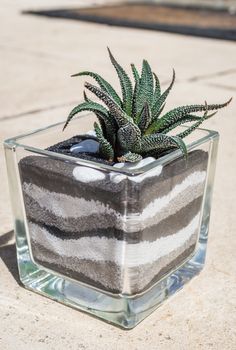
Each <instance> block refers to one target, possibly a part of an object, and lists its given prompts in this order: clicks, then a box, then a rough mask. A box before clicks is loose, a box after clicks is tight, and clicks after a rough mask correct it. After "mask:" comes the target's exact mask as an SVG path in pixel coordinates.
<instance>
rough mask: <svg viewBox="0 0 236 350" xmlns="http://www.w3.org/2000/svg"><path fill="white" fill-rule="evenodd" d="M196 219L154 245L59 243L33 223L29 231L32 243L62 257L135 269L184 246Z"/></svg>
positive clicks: (98, 240) (91, 240) (101, 240)
mask: <svg viewBox="0 0 236 350" xmlns="http://www.w3.org/2000/svg"><path fill="white" fill-rule="evenodd" d="M199 217H200V215H199V214H198V215H196V216H195V217H194V219H193V220H192V221H191V222H190V223H189V225H188V226H186V227H184V228H183V229H181V230H180V231H178V232H177V233H175V234H173V235H171V236H167V237H161V238H159V239H157V240H156V241H154V242H148V241H142V242H140V243H137V244H126V242H124V241H119V240H116V239H112V238H105V237H82V238H80V239H77V240H76V239H70V240H63V239H60V238H58V237H55V236H52V235H51V234H50V233H49V232H48V231H47V230H46V229H45V228H42V227H40V226H38V225H36V224H33V223H29V231H30V235H31V237H32V238H33V239H34V240H35V241H36V242H38V243H39V244H41V245H43V246H45V247H47V248H48V249H50V250H52V251H57V252H58V254H60V255H62V256H67V257H78V258H79V259H88V260H93V261H111V262H114V263H116V264H117V265H120V266H122V265H125V266H127V267H135V266H139V265H143V264H147V263H151V262H153V261H155V260H157V259H159V258H161V257H162V256H165V255H167V254H169V253H171V252H172V251H174V250H176V249H178V248H180V247H181V246H184V245H185V243H186V241H187V240H188V239H190V237H191V236H192V235H193V234H194V232H195V231H196V230H197V228H198V225H199ZM124 254H125V261H124Z"/></svg>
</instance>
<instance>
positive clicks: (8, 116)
mask: <svg viewBox="0 0 236 350" xmlns="http://www.w3.org/2000/svg"><path fill="white" fill-rule="evenodd" d="M81 102H82V101H70V102H65V103H61V104H56V105H52V106H48V107H42V108H36V109H31V110H29V111H25V112H21V113H17V114H12V115H5V116H3V117H0V122H2V121H8V120H12V119H18V118H22V117H25V116H27V115H31V114H36V113H40V112H44V111H49V110H53V109H57V108H61V107H66V106H70V105H73V104H79V103H81Z"/></svg>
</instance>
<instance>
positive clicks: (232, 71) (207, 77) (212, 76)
mask: <svg viewBox="0 0 236 350" xmlns="http://www.w3.org/2000/svg"><path fill="white" fill-rule="evenodd" d="M232 73H236V68H230V69H227V70H223V71H220V72H216V73H211V74H203V75H198V76H195V77H192V78H189V79H188V80H187V81H190V82H194V81H199V80H205V79H209V78H215V77H221V76H224V75H228V74H232Z"/></svg>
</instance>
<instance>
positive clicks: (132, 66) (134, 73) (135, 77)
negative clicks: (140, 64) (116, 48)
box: [131, 63, 140, 84]
mask: <svg viewBox="0 0 236 350" xmlns="http://www.w3.org/2000/svg"><path fill="white" fill-rule="evenodd" d="M131 69H132V72H133V76H134V80H135V84H139V80H140V76H139V74H138V70H137V68H136V67H135V65H134V64H133V63H131Z"/></svg>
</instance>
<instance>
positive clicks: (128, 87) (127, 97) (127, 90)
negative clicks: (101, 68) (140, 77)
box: [108, 48, 133, 115]
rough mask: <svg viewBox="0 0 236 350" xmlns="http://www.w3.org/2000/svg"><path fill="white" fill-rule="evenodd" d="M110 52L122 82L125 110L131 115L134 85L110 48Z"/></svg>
mask: <svg viewBox="0 0 236 350" xmlns="http://www.w3.org/2000/svg"><path fill="white" fill-rule="evenodd" d="M108 52H109V56H110V60H111V62H112V64H113V66H114V67H115V70H116V72H117V75H118V77H119V80H120V85H121V91H122V97H123V109H124V111H125V112H126V113H127V114H128V115H131V111H132V95H133V88H132V83H131V81H130V78H129V76H128V75H127V73H126V72H125V70H124V69H123V68H122V67H121V66H120V65H119V63H118V62H117V61H116V59H115V58H114V56H113V55H112V53H111V51H110V49H109V48H108Z"/></svg>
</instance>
